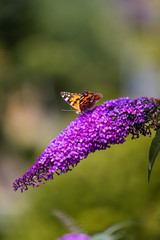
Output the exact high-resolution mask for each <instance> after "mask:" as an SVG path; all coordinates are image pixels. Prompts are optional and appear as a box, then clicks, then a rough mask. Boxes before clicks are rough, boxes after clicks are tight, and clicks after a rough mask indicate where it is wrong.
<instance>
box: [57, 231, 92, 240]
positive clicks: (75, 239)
mask: <svg viewBox="0 0 160 240" xmlns="http://www.w3.org/2000/svg"><path fill="white" fill-rule="evenodd" d="M90 239H91V238H90V237H89V236H87V235H85V234H82V233H79V234H74V233H70V234H66V235H64V236H63V237H62V238H58V239H57V240H90Z"/></svg>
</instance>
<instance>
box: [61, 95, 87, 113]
mask: <svg viewBox="0 0 160 240" xmlns="http://www.w3.org/2000/svg"><path fill="white" fill-rule="evenodd" d="M61 96H62V98H63V99H64V100H65V101H66V102H67V103H68V104H69V105H71V106H72V107H73V108H75V109H76V110H77V112H76V113H78V114H79V113H81V110H80V99H81V97H82V95H81V94H78V93H70V92H61Z"/></svg>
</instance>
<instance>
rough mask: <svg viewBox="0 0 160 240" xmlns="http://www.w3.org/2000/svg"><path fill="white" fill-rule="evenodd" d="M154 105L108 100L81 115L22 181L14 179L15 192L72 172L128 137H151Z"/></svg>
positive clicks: (145, 101) (142, 100)
mask: <svg viewBox="0 0 160 240" xmlns="http://www.w3.org/2000/svg"><path fill="white" fill-rule="evenodd" d="M157 102H158V100H156V99H153V98H150V99H148V98H146V97H141V98H136V99H133V100H131V99H130V98H129V97H126V98H120V99H116V100H111V101H107V102H105V103H104V104H102V105H100V106H96V107H95V108H94V109H93V110H89V111H87V112H86V113H83V114H82V115H80V116H79V117H77V118H76V119H75V120H74V121H73V122H71V123H70V124H69V126H68V127H67V128H66V129H64V130H63V131H62V132H61V133H60V135H59V136H58V137H56V138H55V139H53V140H52V141H51V143H50V144H49V146H48V147H47V148H46V150H45V151H44V152H42V155H41V156H40V157H38V159H37V162H35V163H34V165H32V166H31V168H30V170H29V171H28V172H26V173H25V174H24V175H23V176H22V178H18V179H17V180H15V182H14V183H13V188H14V190H15V191H17V189H18V188H20V189H21V192H23V190H27V189H28V186H30V185H32V186H33V187H38V186H39V183H40V182H42V183H44V181H46V180H52V179H53V174H58V175H59V174H61V173H66V172H68V171H70V170H72V168H73V167H74V166H76V165H77V164H78V163H79V162H80V160H82V159H83V158H86V157H87V156H88V154H89V153H93V152H95V151H96V150H102V149H106V148H110V146H111V145H113V144H120V143H124V142H125V138H126V137H127V136H128V135H129V134H132V139H135V138H138V137H139V135H140V134H142V135H144V136H146V135H150V128H151V127H152V125H153V116H156V113H157V111H158V110H157V109H158V107H157V106H158V104H157V105H156V103H157ZM154 125H155V117H154Z"/></svg>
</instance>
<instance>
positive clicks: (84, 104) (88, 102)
mask: <svg viewBox="0 0 160 240" xmlns="http://www.w3.org/2000/svg"><path fill="white" fill-rule="evenodd" d="M102 97H103V95H102V94H100V93H95V94H94V93H93V92H89V91H84V92H83V93H82V97H81V99H80V109H81V112H84V111H86V110H88V109H90V108H92V107H93V106H94V105H95V104H96V103H97V102H98V101H99V100H100V99H101V98H102Z"/></svg>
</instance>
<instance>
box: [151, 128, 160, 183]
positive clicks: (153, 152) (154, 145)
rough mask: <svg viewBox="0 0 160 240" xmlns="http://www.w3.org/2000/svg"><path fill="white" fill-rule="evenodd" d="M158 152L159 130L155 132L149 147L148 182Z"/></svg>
mask: <svg viewBox="0 0 160 240" xmlns="http://www.w3.org/2000/svg"><path fill="white" fill-rule="evenodd" d="M159 151H160V129H158V130H157V131H156V135H155V137H154V138H153V139H152V142H151V146H150V149H149V163H148V182H149V180H150V176H151V171H152V167H153V164H154V162H155V159H156V157H157V154H158V152H159Z"/></svg>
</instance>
